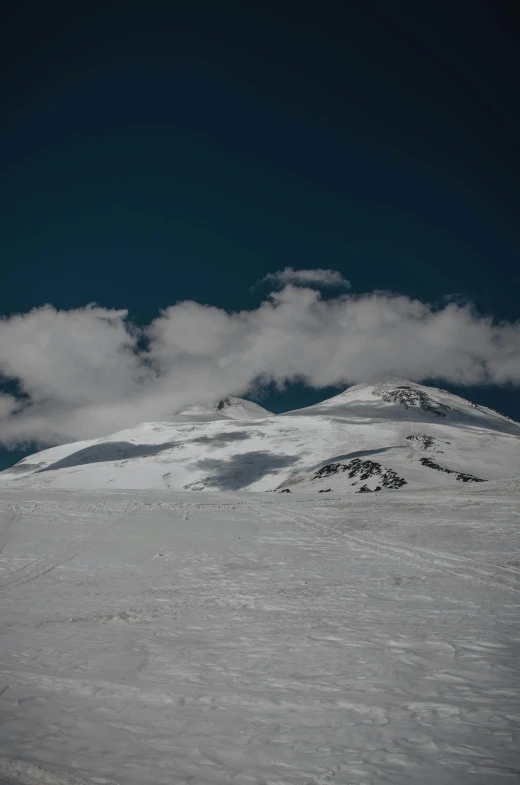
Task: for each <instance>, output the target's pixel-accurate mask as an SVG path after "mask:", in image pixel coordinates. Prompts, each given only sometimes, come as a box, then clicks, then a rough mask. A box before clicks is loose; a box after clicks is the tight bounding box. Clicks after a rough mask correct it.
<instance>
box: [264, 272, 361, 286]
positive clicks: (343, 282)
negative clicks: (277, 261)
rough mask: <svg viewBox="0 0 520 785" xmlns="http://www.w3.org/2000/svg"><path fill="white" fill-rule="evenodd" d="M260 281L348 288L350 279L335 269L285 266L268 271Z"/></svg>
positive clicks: (281, 284) (276, 283)
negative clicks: (274, 270) (296, 268)
mask: <svg viewBox="0 0 520 785" xmlns="http://www.w3.org/2000/svg"><path fill="white" fill-rule="evenodd" d="M262 282H268V283H271V284H274V285H275V286H287V285H288V284H291V285H293V286H317V287H320V286H331V287H340V288H343V289H350V281H347V279H346V278H343V276H342V275H341V273H339V272H338V271H337V270H322V269H321V268H318V269H315V270H295V269H294V268H293V267H286V268H285V269H283V270H278V272H276V273H268V274H267V275H266V276H265V278H262Z"/></svg>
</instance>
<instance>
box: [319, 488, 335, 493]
mask: <svg viewBox="0 0 520 785" xmlns="http://www.w3.org/2000/svg"><path fill="white" fill-rule="evenodd" d="M331 490H332V488H322V489H321V491H318V493H330V492H331Z"/></svg>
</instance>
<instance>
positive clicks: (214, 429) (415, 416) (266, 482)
mask: <svg viewBox="0 0 520 785" xmlns="http://www.w3.org/2000/svg"><path fill="white" fill-rule="evenodd" d="M425 451H428V453H429V455H430V460H431V462H433V463H435V464H437V465H439V466H442V467H443V470H442V471H432V465H431V463H425V461H424V460H423V459H424V457H425V456H424V452H425ZM437 458H438V459H437ZM331 464H341V465H342V466H348V467H349V469H348V471H338V472H336V473H334V476H329V475H327V474H324V475H323V476H321V475H320V474H319V472H320V471H321V470H323V469H324V467H326V466H329V465H331ZM354 467H356V471H355V472H353V469H354ZM361 474H365V475H367V476H366V477H365V478H364V480H361ZM519 475H520V425H519V424H518V423H515V422H513V421H512V420H509V419H508V418H507V417H503V416H502V415H500V414H497V412H493V411H491V410H490V409H485V408H483V407H479V406H475V405H474V404H472V403H470V402H469V401H466V400H464V399H463V398H459V397H457V396H456V395H451V394H450V393H447V392H445V391H444V390H438V389H436V388H432V387H425V386H424V385H419V384H414V383H412V382H406V381H403V380H394V381H389V382H384V383H379V384H372V385H356V386H355V387H351V388H350V389H348V390H346V392H344V393H341V394H340V395H336V396H335V397H334V398H330V399H329V400H326V401H323V402H322V403H320V404H317V405H316V406H311V407H308V408H305V409H299V410H297V411H294V412H287V413H286V414H280V415H274V414H272V413H271V412H267V411H266V410H265V409H262V407H261V406H258V404H255V403H252V402H250V401H245V400H242V399H240V398H226V399H224V400H222V401H220V402H218V403H216V404H209V405H207V406H192V407H189V408H187V409H184V410H183V411H182V412H178V413H177V414H173V415H172V416H171V417H170V418H169V419H168V420H165V421H161V422H151V423H143V424H142V425H140V426H138V427H136V428H131V429H128V430H125V431H120V432H119V433H115V434H113V435H112V436H111V437H109V438H103V439H94V440H90V441H83V442H76V443H74V444H65V445H62V446H60V447H53V448H51V449H49V450H44V451H43V452H40V453H37V454H36V455H31V456H29V457H28V458H26V459H25V460H23V461H21V462H20V463H18V464H17V465H16V466H14V467H12V468H11V469H8V470H6V471H4V472H2V473H0V487H6V486H7V487H9V486H12V487H18V488H20V487H27V488H57V489H59V488H61V489H65V488H82V489H91V490H96V489H116V488H118V489H125V488H136V489H155V490H172V491H173V490H183V489H190V490H191V491H192V492H195V491H205V490H210V491H211V490H223V491H228V490H229V491H241V490H247V491H275V490H287V489H288V488H290V490H291V493H302V492H306V491H312V492H318V491H320V490H323V491H325V490H328V489H329V488H330V489H331V490H333V491H338V492H346V493H359V492H360V491H361V490H362V488H363V486H364V485H365V486H366V487H365V488H364V490H365V491H367V490H369V491H374V490H377V489H378V488H379V490H380V491H382V492H383V493H385V492H387V491H389V490H393V489H396V488H398V487H401V488H404V487H406V488H409V489H413V488H433V487H438V486H443V485H445V486H451V487H454V486H456V485H458V484H459V483H460V481H461V479H462V478H463V477H466V478H469V479H467V480H464V481H468V482H470V481H478V480H482V481H489V480H501V479H506V478H509V477H515V476H519ZM471 478H472V479H471Z"/></svg>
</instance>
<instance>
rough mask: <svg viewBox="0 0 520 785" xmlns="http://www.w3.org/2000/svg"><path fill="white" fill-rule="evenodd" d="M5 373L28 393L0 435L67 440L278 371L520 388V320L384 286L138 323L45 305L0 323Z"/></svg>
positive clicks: (284, 293) (303, 294)
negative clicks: (379, 289)
mask: <svg viewBox="0 0 520 785" xmlns="http://www.w3.org/2000/svg"><path fill="white" fill-rule="evenodd" d="M143 337H144V338H146V340H145V341H143V340H142V338H143ZM143 346H146V348H144V349H143V348H142V347H143ZM0 374H3V375H4V376H5V377H7V378H8V379H16V380H17V382H18V384H19V386H20V389H21V390H22V391H23V392H24V394H25V400H24V401H21V402H19V404H18V406H19V407H21V408H18V410H17V409H16V406H17V402H16V401H15V400H14V399H13V397H12V396H9V395H6V394H3V395H1V397H0V442H3V443H4V444H14V443H18V442H25V441H30V440H33V441H38V442H41V443H57V442H60V441H66V440H68V441H72V440H75V439H82V438H92V437H96V436H101V435H104V434H107V433H112V432H114V431H116V430H118V429H121V428H124V427H128V426H132V425H135V424H136V423H138V422H143V421H145V420H152V419H160V418H161V417H166V416H168V415H169V414H172V413H173V412H175V411H176V410H178V409H179V408H181V407H183V406H186V405H188V404H191V403H197V402H202V401H205V400H208V399H211V400H214V399H218V398H219V397H223V396H225V395H228V394H238V395H240V394H247V392H248V390H249V391H250V390H251V389H252V388H254V387H255V386H256V385H258V384H262V383H264V382H270V381H274V382H275V383H278V384H280V385H282V384H284V383H285V382H286V381H288V380H290V379H294V378H302V379H304V380H305V381H306V382H307V383H308V384H309V385H312V386H314V387H323V386H326V385H331V384H345V385H347V384H351V383H357V382H362V381H370V380H375V379H379V378H382V377H384V376H388V375H397V376H402V377H407V378H410V379H414V380H416V381H419V380H423V379H428V378H436V379H444V380H445V381H447V382H453V383H457V384H479V383H483V382H491V383H496V384H503V383H513V384H520V323H514V324H513V323H495V322H493V320H492V319H490V318H488V317H481V316H479V315H478V314H476V313H475V312H474V310H473V309H472V308H471V306H469V305H466V304H459V303H456V302H450V303H448V304H446V305H444V306H443V307H442V308H435V307H433V306H432V305H429V304H427V303H422V302H420V301H418V300H412V299H410V298H409V297H405V296H399V295H391V294H388V293H380V292H376V293H373V294H369V295H360V296H356V295H350V294H344V295H341V296H338V297H335V298H332V299H326V300H324V299H322V298H321V296H320V294H319V292H317V291H314V290H312V289H310V288H301V287H295V286H286V287H285V288H284V289H282V290H281V291H277V292H274V293H272V294H271V295H270V296H269V297H268V298H267V299H266V300H265V302H263V303H262V304H261V305H260V306H259V307H258V308H256V309H254V310H251V311H242V312H238V313H227V312H226V311H224V310H221V309H218V308H213V307H208V306H205V305H200V304H198V303H195V302H181V303H178V304H176V305H173V306H171V307H169V308H167V309H166V310H165V311H163V312H162V313H161V314H160V315H159V317H158V318H157V319H155V320H154V321H153V322H152V323H151V324H150V325H148V326H147V327H145V328H142V329H139V330H138V329H137V328H135V327H133V326H132V324H131V323H130V322H129V321H128V317H127V313H126V311H114V310H107V309H104V308H100V307H97V306H88V307H86V308H80V309H75V310H71V311H57V310H56V309H54V308H52V307H51V306H45V307H43V308H38V309H35V310H33V311H30V312H29V313H27V314H20V315H16V316H12V317H10V318H5V319H3V320H1V321H0Z"/></svg>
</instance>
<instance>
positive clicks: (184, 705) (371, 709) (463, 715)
mask: <svg viewBox="0 0 520 785" xmlns="http://www.w3.org/2000/svg"><path fill="white" fill-rule="evenodd" d="M48 474H51V472H49V473H48ZM432 474H436V472H432ZM332 477H333V473H329V475H328V476H327V477H326V480H327V482H330V481H331V478H332ZM519 502H520V482H519V481H506V482H487V483H478V484H471V485H466V484H463V483H457V484H456V485H453V486H452V487H450V488H443V489H436V490H435V491H428V490H426V491H410V490H409V489H408V488H407V487H406V486H405V487H404V488H401V489H399V490H396V491H392V492H389V493H386V494H383V493H371V494H360V495H352V496H347V495H342V494H338V493H337V492H333V491H332V492H329V493H326V494H320V495H319V494H318V492H316V493H313V494H311V493H307V494H302V495H300V496H299V497H295V496H294V495H289V494H288V495H283V496H282V495H278V494H260V495H259V494H252V493H251V494H247V493H233V494H232V493H214V492H208V493H206V494H194V493H192V492H190V491H184V492H172V491H150V490H148V491H140V492H135V491H126V492H125V491H116V492H108V491H104V492H100V491H98V492H95V493H92V492H86V491H70V490H69V491H58V490H31V489H23V490H16V489H5V490H4V491H3V493H2V495H1V497H0V611H1V624H2V629H1V635H0V717H1V722H2V733H1V734H0V782H1V783H2V785H3V783H9V785H13V784H15V785H16V783H18V785H36V784H37V783H38V784H39V785H41V784H42V783H47V785H86V784H87V783H88V784H89V785H99V784H100V783H102V784H103V785H115V784H116V783H117V785H182V784H186V783H193V785H267V784H269V785H275V784H276V785H323V784H324V783H332V782H334V783H338V785H417V783H421V784H422V785H439V784H440V783H442V784H443V785H475V783H479V784H480V785H495V783H511V784H513V783H516V782H518V780H519V777H520V753H519V750H520V747H519V745H518V739H519V720H520V695H519V689H518V688H519V682H518V662H519V654H520V650H519V643H520V636H519V633H518V609H519V604H520V542H519V540H520V538H519V527H518V512H519Z"/></svg>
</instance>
